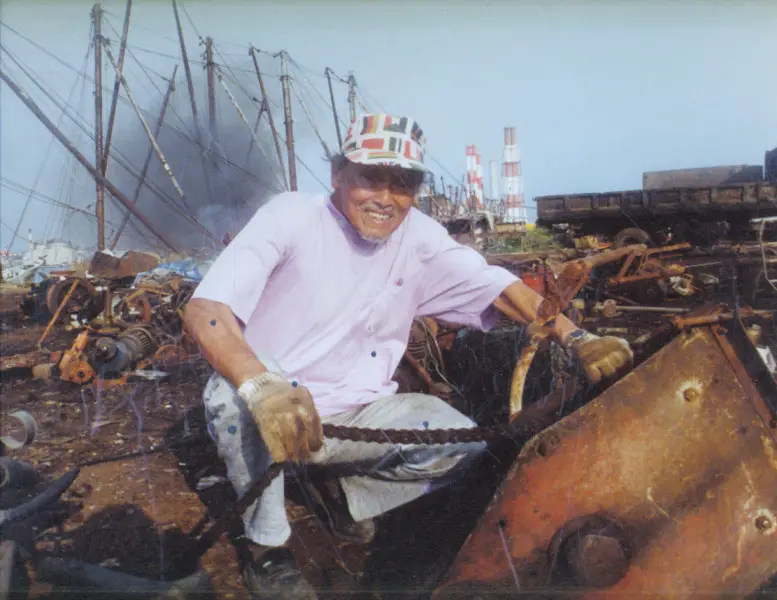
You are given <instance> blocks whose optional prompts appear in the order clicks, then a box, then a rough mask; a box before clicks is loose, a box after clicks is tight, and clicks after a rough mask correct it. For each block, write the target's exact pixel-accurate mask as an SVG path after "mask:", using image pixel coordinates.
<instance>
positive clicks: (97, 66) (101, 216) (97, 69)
mask: <svg viewBox="0 0 777 600" xmlns="http://www.w3.org/2000/svg"><path fill="white" fill-rule="evenodd" d="M92 21H93V23H94V40H93V42H94V153H95V160H94V164H95V165H97V167H98V168H100V167H102V165H103V89H102V88H103V65H102V8H101V7H100V5H99V4H95V5H94V7H93V8H92ZM95 182H96V184H97V202H96V203H95V216H96V217H97V249H98V250H105V189H104V187H103V182H102V181H101V180H100V179H99V178H98V179H95Z"/></svg>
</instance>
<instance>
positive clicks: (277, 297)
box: [194, 192, 518, 415]
mask: <svg viewBox="0 0 777 600" xmlns="http://www.w3.org/2000/svg"><path fill="white" fill-rule="evenodd" d="M515 281H518V279H517V278H516V277H515V276H514V275H512V274H511V273H510V272H508V271H507V270H505V269H502V268H500V267H495V266H490V265H488V264H487V263H486V261H485V259H484V258H483V256H482V255H481V254H480V253H478V252H477V251H476V250H474V249H472V248H468V247H466V246H463V245H461V244H459V243H457V242H456V241H455V240H453V239H452V238H451V237H450V235H448V232H447V231H446V230H445V228H444V227H443V226H441V225H440V224H439V223H437V222H436V221H435V220H434V219H432V218H431V217H429V216H427V215H425V214H424V213H422V212H421V211H419V210H417V209H415V208H413V209H411V210H410V213H409V214H408V216H407V218H406V219H405V220H404V222H403V223H402V225H400V227H399V228H398V229H397V230H396V231H395V232H394V233H393V234H392V235H391V237H390V238H389V239H388V240H387V241H386V242H385V243H383V244H373V243H370V242H366V241H364V240H363V239H362V238H361V237H360V236H359V235H358V234H357V233H356V231H355V230H354V229H353V227H352V226H351V225H350V223H349V222H348V221H347V220H346V218H345V217H344V216H343V215H342V214H341V213H340V212H339V210H337V208H335V207H334V206H333V205H332V203H331V201H330V198H329V196H328V195H326V194H321V195H314V194H304V193H299V192H289V193H284V194H281V195H279V196H276V197H274V198H273V199H271V200H270V201H269V202H267V203H266V204H264V205H263V206H262V207H260V208H259V209H258V210H257V211H256V214H255V215H254V216H253V217H252V219H251V220H250V221H249V222H248V224H247V225H246V226H245V227H244V228H243V230H242V231H241V232H240V233H239V234H238V235H237V236H236V237H235V239H234V240H233V241H232V243H231V244H230V245H229V246H227V248H225V249H224V251H223V252H222V253H221V255H220V256H219V257H218V258H217V259H216V261H215V262H214V263H213V265H212V266H211V268H210V269H209V271H208V273H207V274H206V275H205V277H204V278H203V280H202V282H201V283H200V284H199V286H198V287H197V289H196V291H195V293H194V297H195V298H204V299H208V300H214V301H217V302H221V303H223V304H226V305H227V306H228V307H229V308H230V309H231V310H232V312H233V313H234V314H235V316H236V317H237V318H238V319H240V320H241V321H242V323H243V324H244V326H245V328H244V335H245V338H246V341H247V342H248V344H249V345H250V346H251V348H252V349H253V350H254V352H255V353H256V355H257V357H258V358H259V360H261V361H262V362H263V363H264V364H265V365H266V366H267V368H268V369H270V370H274V371H278V372H280V373H282V374H283V375H284V376H285V377H287V378H289V379H292V380H296V381H299V382H300V383H301V384H302V385H305V386H306V387H307V388H308V389H309V390H310V392H311V394H312V395H313V398H314V400H315V403H316V407H317V408H318V410H319V412H320V414H322V415H330V414H336V413H339V412H343V411H347V410H351V409H353V408H356V407H358V406H360V405H364V404H369V403H370V402H372V401H374V400H376V399H377V398H379V397H381V396H385V395H389V394H393V393H395V392H396V389H397V384H396V382H394V381H392V377H393V375H394V371H395V370H396V368H397V366H398V365H399V362H400V360H401V359H402V355H403V353H404V351H405V348H406V345H407V341H408V336H409V334H410V327H411V325H412V322H413V319H414V318H415V317H417V316H430V317H438V318H440V319H442V320H445V321H449V322H453V323H460V324H463V325H468V326H471V327H475V328H478V329H482V330H487V329H489V328H490V327H492V326H493V325H494V324H495V322H496V319H497V313H496V310H495V309H494V308H493V307H492V302H493V301H494V300H495V299H496V298H497V297H498V296H499V295H500V294H501V293H502V291H503V290H504V289H505V288H506V287H507V286H509V285H510V284H512V283H513V282H515Z"/></svg>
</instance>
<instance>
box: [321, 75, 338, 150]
mask: <svg viewBox="0 0 777 600" xmlns="http://www.w3.org/2000/svg"><path fill="white" fill-rule="evenodd" d="M324 74H325V75H326V80H327V82H328V83H329V99H330V100H331V101H332V114H333V115H334V117H335V131H336V132H337V147H338V148H339V149H340V150H342V149H343V135H342V133H340V119H338V118H337V103H336V102H335V93H334V90H333V89H332V69H330V68H329V67H327V68H326V69H324Z"/></svg>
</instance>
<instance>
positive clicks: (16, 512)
mask: <svg viewBox="0 0 777 600" xmlns="http://www.w3.org/2000/svg"><path fill="white" fill-rule="evenodd" d="M80 472H81V470H80V469H73V470H72V471H68V472H67V473H65V474H64V475H62V477H60V478H59V479H57V480H56V481H55V482H54V483H52V484H51V485H50V486H49V487H48V488H46V489H45V490H44V491H43V492H41V493H40V494H38V495H37V496H35V498H33V499H32V500H30V501H29V502H26V503H25V504H22V505H21V506H14V507H13V508H7V509H4V510H0V527H3V525H7V524H9V523H15V522H17V521H23V520H24V519H26V518H27V517H29V516H30V515H33V514H35V513H36V512H38V511H39V510H41V509H43V508H45V507H46V506H48V505H49V504H51V503H52V502H54V501H56V500H57V498H59V497H60V496H61V495H62V494H64V493H65V490H67V489H68V488H69V487H70V486H71V485H73V482H74V481H75V480H76V477H78V474H79V473H80Z"/></svg>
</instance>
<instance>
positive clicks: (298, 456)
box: [237, 372, 324, 462]
mask: <svg viewBox="0 0 777 600" xmlns="http://www.w3.org/2000/svg"><path fill="white" fill-rule="evenodd" d="M237 393H238V395H239V396H240V397H241V398H242V399H243V401H244V402H245V403H246V406H247V407H248V410H249V411H250V412H251V416H252V417H253V419H254V423H256V427H257V429H258V430H259V434H260V435H261V436H262V440H264V443H265V445H266V446H267V449H268V451H269V452H270V456H271V457H272V459H273V462H286V461H293V462H300V461H303V460H307V459H309V458H310V457H311V455H312V454H313V453H314V452H317V451H318V450H320V449H321V447H322V446H323V445H324V430H323V427H322V425H321V418H320V417H319V415H318V411H317V410H316V406H315V404H314V403H313V397H312V396H311V395H310V391H308V389H307V388H306V387H304V386H302V385H298V384H292V383H290V382H289V381H287V380H286V379H284V378H283V377H281V376H280V375H278V374H277V373H270V372H267V373H263V374H261V375H257V376H255V377H252V378H250V379H248V380H247V381H245V382H244V383H243V384H242V385H241V386H240V388H238V391H237Z"/></svg>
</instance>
